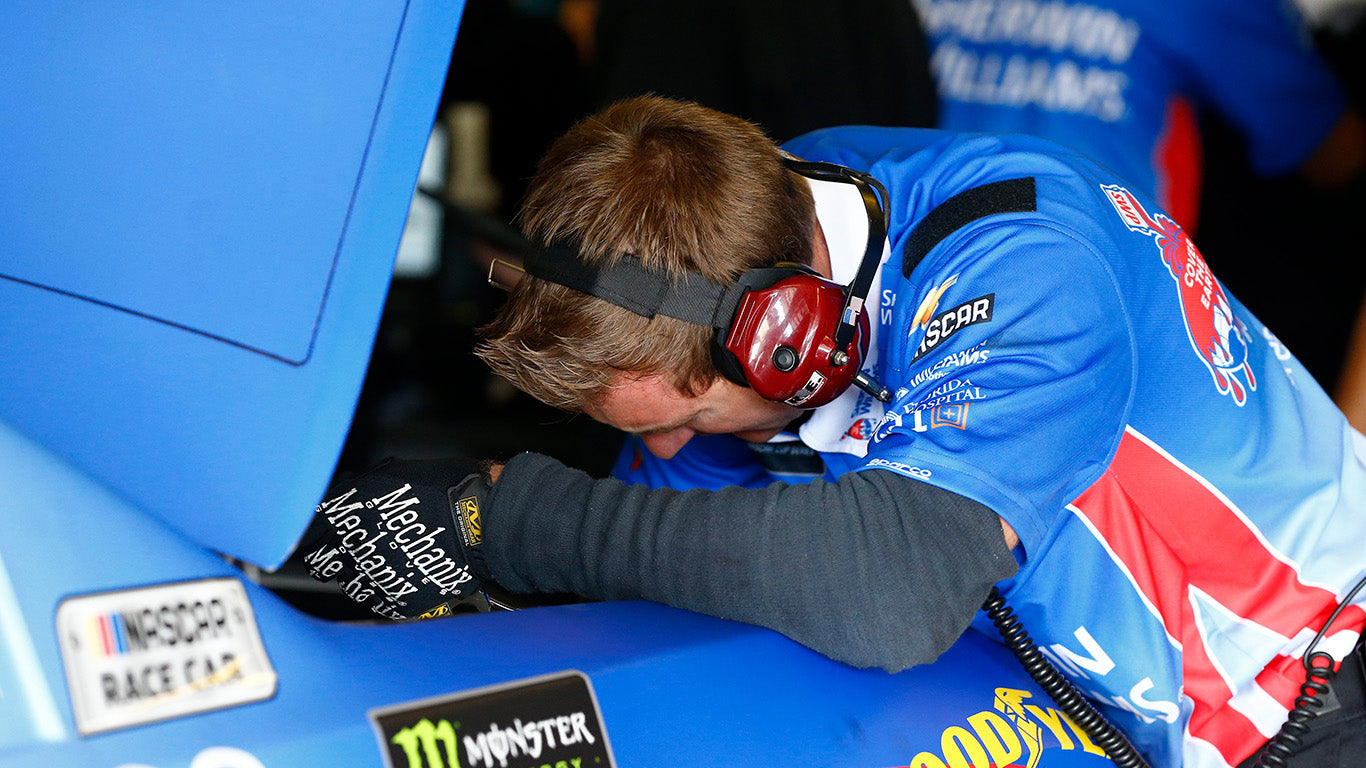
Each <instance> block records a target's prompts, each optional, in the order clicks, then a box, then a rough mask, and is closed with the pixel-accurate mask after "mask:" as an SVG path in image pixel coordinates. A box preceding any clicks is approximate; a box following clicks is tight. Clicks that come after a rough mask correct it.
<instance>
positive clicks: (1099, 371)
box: [617, 128, 1366, 766]
mask: <svg viewBox="0 0 1366 768" xmlns="http://www.w3.org/2000/svg"><path fill="white" fill-rule="evenodd" d="M785 148H786V149H787V150H789V151H791V152H792V153H794V154H796V155H798V156H800V157H803V158H806V159H810V160H825V161H830V162H835V163H840V164H843V165H848V166H851V167H853V168H857V169H860V170H865V171H867V172H869V173H871V174H873V175H874V176H875V177H877V178H878V179H880V180H881V181H882V182H883V183H884V184H885V185H886V186H887V189H888V192H889V194H890V198H891V226H890V232H889V235H888V242H887V250H886V252H885V254H884V259H885V263H884V265H883V268H882V271H881V275H880V278H879V281H878V283H877V285H876V286H875V294H874V295H876V296H877V297H878V299H879V300H878V302H877V309H876V310H875V311H877V312H878V318H877V320H878V321H877V322H876V323H874V326H875V334H874V336H875V339H874V344H873V351H872V352H871V354H870V356H869V360H868V361H866V363H865V366H866V367H868V368H869V370H870V371H871V372H873V373H875V374H876V375H877V376H878V377H879V378H880V379H881V380H882V381H883V382H884V383H886V384H887V385H888V386H889V387H891V388H892V389H893V391H894V392H895V399H894V401H893V402H892V403H890V404H888V405H887V406H885V407H883V406H882V404H880V403H877V402H876V401H874V400H873V399H872V398H870V397H868V396H866V395H864V394H863V393H861V392H859V391H857V390H856V389H851V390H850V391H849V392H846V393H845V394H844V395H843V396H841V397H840V398H839V399H837V400H836V401H834V402H832V403H831V404H829V405H827V406H824V407H822V408H820V409H817V410H816V411H815V412H814V414H813V416H812V417H811V419H810V420H809V421H807V422H806V423H805V424H803V425H802V426H801V428H800V430H799V436H800V445H804V446H808V447H810V448H811V449H814V450H815V452H816V453H815V455H816V456H817V457H818V458H819V462H817V463H816V464H814V465H813V464H811V463H810V462H807V463H806V464H805V465H802V464H801V462H797V463H796V464H794V465H793V467H792V468H791V470H790V471H787V472H784V471H782V469H781V467H779V471H776V472H775V471H770V470H767V469H765V468H764V466H763V465H762V464H761V463H760V462H759V461H758V460H757V459H756V458H755V456H754V455H753V453H752V452H751V451H750V450H749V448H748V447H747V446H746V445H745V444H744V443H741V442H740V441H738V440H736V439H734V438H731V437H729V436H714V437H708V438H694V440H692V441H691V442H690V443H689V444H688V445H687V446H685V447H684V449H683V450H682V451H681V452H680V454H679V456H678V457H676V458H675V459H674V460H671V461H667V462H663V461H659V460H656V459H654V458H653V457H651V456H649V455H648V453H646V452H643V451H640V450H639V448H638V446H636V447H635V449H634V450H633V446H632V445H631V444H629V443H628V446H627V449H626V451H625V452H624V453H623V456H622V459H621V461H620V462H619V464H618V467H617V474H618V476H620V477H623V478H624V479H627V480H633V481H637V482H646V483H649V484H651V485H654V486H670V487H678V488H687V487H712V488H715V487H720V486H722V485H728V484H739V485H747V486H759V485H763V484H765V483H768V482H772V481H773V480H776V479H783V480H788V481H801V480H809V479H811V478H813V477H825V478H827V479H833V478H835V477H838V476H839V475H840V474H843V473H845V472H849V471H859V470H866V469H880V470H886V471H893V472H897V473H900V474H903V475H906V476H908V477H913V478H916V479H918V480H921V481H924V482H927V483H931V484H934V485H936V486H939V487H942V488H945V489H947V490H950V491H953V492H955V493H958V494H961V495H964V496H968V497H970V498H973V499H975V500H977V501H978V502H981V503H982V504H985V505H986V506H988V507H990V508H991V509H993V510H994V511H995V512H996V513H997V514H999V515H1000V516H1001V517H1002V518H1004V519H1005V520H1006V521H1007V522H1009V524H1010V525H1011V526H1012V527H1013V528H1014V529H1015V531H1016V532H1017V533H1018V534H1019V536H1020V540H1021V548H1020V550H1019V551H1018V552H1017V557H1019V558H1020V559H1021V562H1022V565H1021V570H1020V572H1019V574H1018V575H1017V576H1016V577H1015V578H1014V579H1012V580H1010V582H1009V583H1005V584H1002V585H1001V586H1002V588H1003V593H1004V594H1005V595H1006V597H1007V598H1008V600H1009V602H1010V604H1011V606H1012V607H1013V608H1014V609H1015V610H1016V612H1017V613H1018V614H1019V615H1020V617H1021V619H1022V620H1023V622H1024V623H1025V626H1026V627H1027V628H1028V629H1029V631H1030V634H1031V635H1032V636H1033V637H1034V638H1035V639H1036V640H1037V641H1038V642H1039V643H1040V645H1041V646H1042V647H1043V649H1044V651H1045V653H1046V654H1047V655H1049V656H1050V657H1051V658H1052V659H1053V660H1054V661H1055V662H1056V663H1057V664H1058V666H1060V667H1061V668H1062V669H1064V670H1065V671H1066V672H1068V674H1069V676H1070V677H1071V678H1072V679H1073V680H1074V681H1075V682H1077V684H1078V685H1079V687H1081V688H1082V689H1083V690H1085V691H1087V692H1088V693H1090V694H1091V695H1092V697H1093V698H1094V699H1096V700H1097V701H1099V702H1101V703H1102V704H1104V705H1105V706H1106V708H1107V710H1108V711H1107V715H1108V716H1109V717H1111V719H1112V720H1113V721H1115V722H1116V723H1117V724H1118V725H1119V726H1120V727H1121V728H1123V729H1124V731H1125V732H1126V733H1127V734H1129V736H1130V738H1131V739H1132V740H1133V741H1134V742H1135V744H1136V745H1137V746H1139V748H1140V749H1142V750H1143V751H1144V752H1145V753H1146V754H1147V756H1148V759H1149V760H1150V761H1152V762H1153V763H1154V764H1156V765H1181V764H1185V765H1190V766H1219V765H1235V764H1236V763H1237V762H1238V761H1239V760H1241V759H1243V758H1244V757H1246V756H1247V755H1249V754H1251V752H1252V751H1253V750H1254V749H1255V748H1256V747H1257V746H1259V745H1260V744H1261V743H1262V742H1264V741H1265V740H1266V739H1267V738H1269V737H1270V736H1271V735H1272V734H1274V733H1275V731H1276V729H1277V728H1278V727H1279V725H1280V723H1281V722H1282V721H1283V720H1284V718H1285V714H1286V711H1287V709H1288V706H1289V704H1290V703H1291V702H1292V701H1293V698H1294V696H1295V693H1296V690H1297V687H1298V685H1299V683H1300V682H1302V679H1303V673H1302V671H1301V669H1300V667H1299V657H1300V655H1301V654H1302V653H1303V650H1304V647H1305V645H1306V644H1307V642H1308V640H1309V639H1310V637H1312V634H1313V630H1316V629H1317V628H1318V626H1319V625H1321V624H1322V622H1323V620H1324V619H1325V618H1326V617H1327V615H1328V613H1329V612H1330V611H1331V610H1332V608H1333V607H1334V606H1335V604H1336V602H1337V599H1338V598H1339V597H1340V596H1342V595H1343V594H1344V593H1345V592H1346V591H1347V589H1348V588H1350V586H1351V585H1352V584H1353V583H1355V582H1356V580H1358V579H1360V578H1361V577H1362V576H1363V575H1366V556H1363V554H1362V552H1361V542H1362V541H1366V438H1363V437H1362V436H1361V435H1360V434H1358V433H1356V432H1354V431H1353V430H1352V429H1351V428H1350V427H1349V426H1348V425H1347V423H1346V421H1345V419H1344V418H1343V417H1342V415H1341V414H1340V413H1339V412H1338V410H1337V409H1336V408H1335V407H1334V406H1333V404H1332V402H1331V401H1330V400H1329V398H1328V397H1327V395H1326V394H1325V393H1324V392H1323V391H1322V390H1321V389H1320V388H1319V387H1318V385H1317V384H1316V383H1315V382H1314V380H1313V379H1312V378H1311V377H1310V376H1309V375H1308V373H1306V372H1305V370H1304V369H1303V368H1302V367H1301V366H1300V365H1299V363H1298V362H1297V361H1296V360H1295V359H1294V358H1293V357H1292V356H1291V355H1290V353H1289V352H1288V351H1287V350H1286V349H1285V348H1284V347H1283V346H1282V345H1281V344H1280V343H1279V342H1278V341H1277V339H1276V337H1275V336H1274V335H1273V334H1272V333H1271V332H1270V331H1269V330H1267V329H1266V328H1265V327H1263V326H1262V324H1261V323H1260V322H1258V321H1257V319H1256V318H1255V317H1253V316H1252V315H1251V314H1250V313H1249V312H1247V310H1246V309H1245V308H1244V307H1243V306H1242V305H1240V304H1239V303H1238V302H1237V301H1236V300H1235V299H1233V298H1232V297H1231V296H1229V295H1228V294H1227V293H1226V292H1225V291H1224V290H1223V288H1222V287H1221V286H1220V285H1219V283H1218V282H1217V281H1216V280H1215V279H1214V278H1213V276H1212V275H1211V274H1210V273H1209V270H1208V269H1207V267H1206V266H1205V263H1204V260H1203V259H1202V258H1201V257H1200V254H1199V252H1198V250H1196V249H1195V247H1194V245H1193V244H1191V242H1190V240H1189V239H1188V238H1187V237H1186V236H1185V234H1184V233H1183V232H1182V231H1181V229H1180V228H1179V227H1178V226H1176V224H1175V223H1174V222H1173V221H1172V220H1171V219H1169V218H1168V217H1167V216H1166V215H1164V214H1163V213H1162V212H1161V211H1159V210H1158V209H1157V207H1156V206H1154V205H1153V203H1152V202H1151V200H1150V199H1149V198H1148V197H1147V196H1145V195H1141V194H1135V193H1134V191H1133V190H1131V189H1129V188H1128V187H1126V186H1125V185H1124V184H1123V183H1122V182H1119V181H1118V180H1116V179H1115V178H1114V177H1113V176H1111V175H1110V174H1108V173H1107V172H1105V171H1103V170H1102V169H1100V168H1099V167H1098V166H1096V165H1094V164H1093V163H1091V162H1090V161H1088V160H1086V159H1084V158H1082V157H1080V156H1079V155H1077V154H1075V153H1073V152H1070V151H1069V150H1066V149H1063V148H1061V147H1058V146H1056V145H1053V144H1051V143H1049V142H1045V141H1043V140H1039V139H1034V138H1029V137H1023V136H972V135H964V136H958V135H953V134H946V133H940V132H936V131H925V130H915V129H884V128H840V129H830V130H826V131H820V132H817V133H814V134H809V135H807V136H805V137H801V138H799V139H797V140H795V141H793V142H791V143H790V144H788V145H787V146H786V147H785ZM1015 178H1032V179H1033V180H1034V183H1035V188H1036V191H1037V210H1036V211H1032V212H1023V213H1006V214H998V215H994V216H990V217H987V218H983V219H980V220H978V221H976V222H974V223H972V224H969V225H967V226H964V227H963V228H961V229H959V230H958V231H956V232H954V233H953V234H951V235H950V236H948V237H947V238H946V239H944V240H943V241H942V242H940V243H939V244H938V245H937V246H936V247H934V248H933V249H932V250H931V251H930V252H929V253H928V255H927V256H926V257H925V258H924V259H923V261H921V262H920V263H919V264H918V265H916V266H915V267H914V269H913V270H911V271H910V273H909V275H908V274H906V273H905V271H904V270H903V262H902V259H903V254H904V251H905V248H906V243H907V240H908V238H909V236H910V232H911V230H912V229H913V227H914V226H915V224H916V223H917V222H919V221H920V219H921V218H923V217H924V216H925V215H926V214H927V213H928V212H929V211H931V210H932V209H933V208H935V206H937V205H939V204H940V203H942V202H944V201H945V200H947V199H949V198H950V197H952V196H953V195H955V194H957V193H959V192H962V191H964V190H966V189H969V188H973V187H977V186H980V185H982V184H986V183H990V182H996V181H1002V180H1007V179H1015ZM813 186H815V185H814V184H813ZM822 195H823V193H822V192H820V191H818V194H817V198H818V201H820V200H821V199H822ZM832 210H833V211H834V213H831V211H832ZM852 210H853V209H852V208H845V209H840V208H839V207H838V206H835V207H834V208H831V207H830V206H828V205H827V206H824V207H821V206H818V213H819V215H820V216H821V223H822V229H823V230H825V232H826V236H827V241H828V242H830V245H831V249H832V260H833V261H834V268H835V269H834V271H835V276H836V278H837V279H845V278H842V275H848V274H849V273H850V272H851V271H852V268H853V267H852V264H853V263H854V262H856V261H857V254H855V253H853V252H854V251H858V250H861V244H862V242H863V241H862V240H861V239H859V238H858V237H857V236H856V233H855V236H854V237H853V238H852V242H853V243H854V244H855V246H854V247H853V248H850V247H848V245H849V243H848V240H849V239H850V238H848V237H846V236H844V235H842V234H841V233H846V232H848V231H849V230H848V226H850V221H852V220H853V219H851V218H850V217H849V216H844V220H839V219H840V218H841V216H843V214H849V213H850V212H851V211H852ZM851 215H853V218H854V219H856V218H857V215H856V214H851ZM853 226H854V227H855V229H856V228H857V225H856V224H854V225H853ZM864 226H866V222H865V224H864ZM863 231H864V232H866V230H863ZM869 304H870V306H872V305H873V304H874V303H873V302H872V301H871V300H870V302H869ZM793 439H795V438H793ZM633 442H634V441H633ZM796 447H797V446H795V445H794V446H793V448H794V450H795V448H796ZM788 453H791V452H784V455H787V454H788ZM767 463H769V464H770V466H772V462H767ZM855 513H856V512H854V511H851V514H855ZM1364 622H1366V611H1363V610H1362V609H1361V608H1360V607H1357V606H1353V607H1351V608H1349V609H1348V610H1347V611H1345V612H1344V614H1343V616H1342V617H1341V618H1339V620H1338V622H1337V623H1336V624H1335V625H1334V630H1335V631H1334V632H1333V633H1331V634H1330V636H1329V638H1328V640H1327V641H1326V648H1325V649H1326V650H1331V651H1335V652H1336V655H1338V656H1339V657H1341V655H1342V654H1343V653H1344V652H1345V651H1346V649H1348V648H1350V647H1351V645H1352V644H1353V643H1354V642H1355V641H1356V638H1357V636H1358V634H1359V632H1360V630H1361V628H1362V625H1363V623H1364ZM979 628H982V629H984V630H985V631H988V632H991V633H993V634H994V630H993V629H992V628H990V626H989V625H987V624H985V623H984V622H982V626H981V627H979ZM1041 725H1046V724H1041ZM1045 732H1047V729H1046V728H1045ZM1183 760H1184V762H1183Z"/></svg>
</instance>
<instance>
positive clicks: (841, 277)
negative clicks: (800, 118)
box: [797, 179, 891, 456]
mask: <svg viewBox="0 0 1366 768" xmlns="http://www.w3.org/2000/svg"><path fill="white" fill-rule="evenodd" d="M806 181H807V183H808V184H809V185H810V186H811V195H812V197H814V198H815V200H816V219H817V221H819V222H820V223H821V230H822V232H823V233H824V234H825V243H826V246H827V247H828V249H829V251H830V273H831V277H832V279H834V281H835V282H837V283H841V284H843V285H848V284H849V283H851V282H853V280H854V275H855V273H857V272H858V267H859V262H860V261H862V260H863V253H864V248H865V246H866V245H867V243H868V212H867V209H866V208H865V207H864V205H863V197H862V196H861V195H860V194H859V192H858V189H857V188H856V187H855V186H854V185H853V184H844V183H841V182H836V181H819V180H815V179H807V180H806ZM890 255H891V244H890V243H889V242H887V241H885V240H884V241H883V244H882V261H881V263H883V264H886V263H887V258H888V257H889V256H890ZM881 296H882V272H881V270H879V271H878V272H877V274H875V275H874V277H873V284H872V286H871V287H870V288H869V290H868V302H867V304H866V308H867V310H868V312H869V313H870V317H869V320H870V321H871V322H869V324H868V325H869V330H870V331H871V332H872V333H871V335H870V338H869V339H868V354H867V355H866V356H865V357H864V359H863V370H865V371H868V372H870V373H871V372H874V371H876V370H877V359H878V347H877V341H878V333H879V325H880V323H879V318H878V310H879V308H880V305H881ZM882 413H883V408H882V403H881V402H879V401H878V400H877V399H876V398H874V397H872V396H871V395H868V394H866V393H864V391H863V390H861V389H859V388H858V387H853V386H851V387H849V389H848V390H847V391H846V392H844V394H842V395H840V396H839V397H837V398H835V400H834V401H833V402H831V403H829V404H827V405H823V406H821V407H820V408H817V409H816V410H815V411H814V412H813V413H812V414H811V418H809V419H807V420H806V422H805V423H804V424H802V425H801V427H799V428H798V430H797V434H798V435H800V436H801V439H802V442H803V443H806V444H807V445H808V446H810V447H812V448H814V449H816V450H817V451H823V452H827V453H851V454H854V455H857V456H862V455H864V454H866V453H867V452H868V438H867V437H866V435H868V434H870V433H871V432H872V426H873V425H874V424H877V423H878V422H879V421H880V420H881V419H882ZM863 419H868V421H862V420H863ZM860 424H861V425H862V429H861V430H860V429H857V427H859V426H860ZM851 432H853V434H851Z"/></svg>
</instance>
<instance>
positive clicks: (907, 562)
mask: <svg viewBox="0 0 1366 768" xmlns="http://www.w3.org/2000/svg"><path fill="white" fill-rule="evenodd" d="M484 534H485V535H484V547H483V548H484V556H485V557H486V559H487V562H488V567H489V570H490V571H491V573H492V574H493V576H494V578H495V579H497V581H498V583H499V584H501V585H502V586H504V587H506V588H508V589H510V590H513V591H517V592H536V591H541V592H569V593H574V594H578V595H582V596H584V597H588V598H593V599H606V600H617V599H634V598H644V599H648V600H654V601H656V602H661V603H666V604H668V605H672V606H675V607H679V608H687V609H689V610H693V611H697V612H699V613H706V614H711V615H713V616H720V617H723V618H728V619H735V620H738V621H743V622H748V623H751V624H758V625H761V626H765V627H769V628H772V629H775V630H777V631H779V632H782V633H783V634H785V635H787V636H789V637H791V638H792V639H794V640H796V641H798V642H800V643H802V644H804V645H806V646H808V647H810V648H813V649H815V650H817V651H819V652H821V653H823V654H825V655H827V656H830V657H832V658H834V659H838V660H840V661H843V662H846V663H848V664H852V665H854V666H859V667H871V666H878V667H883V668H886V669H888V670H892V671H896V670H900V669H904V668H906V667H910V666H913V665H916V664H924V663H928V662H931V661H933V660H934V659H936V658H938V657H939V655H940V654H941V653H943V652H944V651H945V650H946V649H948V647H949V646H950V645H952V644H953V642H954V641H955V640H957V638H958V636H959V635H961V634H962V633H963V631H964V630H965V629H966V628H967V626H968V624H969V622H970V621H971V620H972V617H973V616H974V614H975V613H976V612H977V609H978V608H979V607H980V606H981V604H982V601H983V600H984V599H985V598H986V596H987V593H988V592H989V591H990V588H991V585H992V584H994V583H996V582H997V581H1000V580H1001V579H1004V578H1008V577H1010V576H1012V575H1014V574H1015V572H1016V563H1015V559H1014V557H1013V556H1012V555H1011V553H1010V551H1009V549H1008V548H1007V547H1006V543H1005V538H1004V536H1003V534H1002V532H1001V523H1000V520H999V518H998V517H997V516H996V514H995V513H993V512H992V511H991V510H990V509H988V508H986V507H984V506H982V505H980V504H978V503H976V502H974V501H972V500H970V499H967V498H964V497H962V496H958V495H956V494H953V493H950V492H948V491H944V490H942V489H939V488H936V487H934V486H931V485H928V484H925V483H921V482H918V481H916V480H913V479H910V478H907V477H903V476H901V475H898V474H896V473H893V472H890V471H885V470H865V471H861V472H854V473H850V474H847V475H844V476H843V477H841V478H840V479H839V481H838V482H835V483H829V482H824V481H816V482H813V483H809V484H801V485H788V484H785V483H775V484H773V485H771V486H769V487H767V488H762V489H748V488H725V489H722V490H720V491H715V492H713V491H702V490H692V491H676V490H672V489H650V488H648V487H646V486H642V485H626V484H625V483H622V482H620V481H618V480H594V479H593V478H591V477H589V476H588V475H586V474H584V473H582V472H579V471H577V470H573V469H570V468H568V467H565V466H564V465H563V464H560V463H559V462H557V461H555V460H554V459H551V458H548V457H545V456H540V455H537V454H530V453H528V454H521V455H519V456H517V457H516V458H514V459H513V460H512V461H511V462H509V463H508V464H507V466H506V467H505V468H504V469H503V472H502V474H501V476H500V477H499V479H498V482H497V483H495V484H494V486H493V489H492V491H491V493H490V494H489V497H488V498H487V499H486V501H485V510H484Z"/></svg>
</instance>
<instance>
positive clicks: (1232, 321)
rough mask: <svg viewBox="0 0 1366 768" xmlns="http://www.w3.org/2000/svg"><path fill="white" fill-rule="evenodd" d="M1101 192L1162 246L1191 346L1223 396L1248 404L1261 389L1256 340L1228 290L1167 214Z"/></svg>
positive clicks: (1109, 187) (1109, 190) (1110, 188)
mask: <svg viewBox="0 0 1366 768" xmlns="http://www.w3.org/2000/svg"><path fill="white" fill-rule="evenodd" d="M1100 188H1101V189H1102V190H1104V192H1105V195H1106V197H1108V198H1109V199H1110V203H1111V205H1113V206H1114V207H1115V212H1116V213H1118V214H1119V218H1120V219H1121V220H1122V221H1123V222H1124V225H1125V226H1127V227H1128V228H1129V229H1130V230H1131V231H1133V232H1138V233H1139V234H1142V235H1147V236H1149V237H1152V238H1153V239H1154V241H1155V242H1156V244H1157V248H1158V250H1159V251H1160V252H1161V254H1162V261H1163V263H1165V264H1166V266H1167V271H1168V274H1170V275H1171V276H1172V279H1173V280H1175V281H1176V287H1177V295H1178V297H1179V299H1180V302H1181V314H1182V316H1183V317H1184V318H1185V321H1186V335H1187V337H1188V338H1189V339H1190V343H1191V347H1193V348H1194V349H1195V353H1196V354H1197V355H1199V357H1200V359H1201V360H1203V361H1204V363H1205V367H1206V368H1208V369H1209V372H1210V375H1211V376H1213V377H1214V385H1215V387H1216V388H1217V389H1218V390H1219V393H1220V394H1224V395H1228V396H1229V397H1231V398H1233V402H1234V403H1236V404H1238V405H1239V406H1241V405H1242V404H1243V403H1245V402H1247V393H1248V392H1249V391H1256V389H1257V379H1256V377H1255V376H1253V375H1252V368H1250V367H1249V366H1248V363H1247V346H1248V343H1249V342H1251V340H1252V337H1251V335H1250V334H1249V333H1248V331H1247V326H1246V325H1244V324H1243V321H1241V320H1239V319H1238V318H1237V317H1235V316H1234V314H1233V307H1232V306H1231V305H1230V304H1229V301H1228V297H1227V296H1226V295H1224V289H1223V288H1222V287H1221V286H1220V285H1219V283H1218V281H1216V280H1215V279H1214V275H1213V274H1212V273H1211V272H1210V271H1209V267H1208V266H1207V265H1206V264H1205V259H1204V257H1203V256H1201V255H1200V251H1199V250H1197V249H1196V247H1195V244H1194V243H1192V242H1191V241H1190V238H1189V237H1187V236H1186V233H1185V232H1183V231H1182V230H1181V227H1180V226H1179V225H1178V224H1177V223H1176V222H1175V221H1172V220H1171V219H1170V218H1168V217H1167V216H1165V215H1163V214H1161V213H1159V214H1157V215H1156V216H1149V215H1148V212H1147V211H1146V210H1144V209H1143V206H1142V205H1140V204H1139V202H1138V199H1137V198H1135V197H1134V196H1133V194H1132V193H1130V192H1129V190H1127V189H1125V188H1124V187H1120V186H1116V185H1113V184H1102V185H1101V187H1100ZM1240 377H1241V378H1242V379H1246V383H1244V382H1243V381H1242V380H1240Z"/></svg>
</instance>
